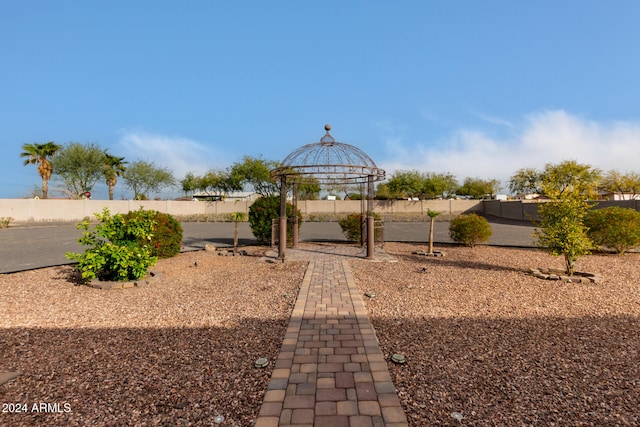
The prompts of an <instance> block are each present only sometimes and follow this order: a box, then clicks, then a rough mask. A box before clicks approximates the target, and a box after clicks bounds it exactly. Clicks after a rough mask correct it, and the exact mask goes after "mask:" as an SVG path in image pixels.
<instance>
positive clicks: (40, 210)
mask: <svg viewBox="0 0 640 427" xmlns="http://www.w3.org/2000/svg"><path fill="white" fill-rule="evenodd" d="M251 203H253V202H250V201H219V202H195V201H177V200H144V201H139V200H63V199H48V200H35V199H0V217H11V218H13V221H14V222H69V221H75V222H78V221H82V220H83V219H84V218H86V217H90V218H93V217H94V216H93V214H94V213H96V212H101V211H102V210H103V209H104V208H108V209H109V211H110V212H111V213H127V212H129V211H132V210H137V209H140V208H141V207H142V208H144V209H153V210H156V211H159V212H166V213H169V214H171V215H174V216H176V217H177V218H179V219H181V220H193V221H226V220H228V219H229V214H231V213H232V212H244V213H247V214H248V213H249V206H251ZM373 203H374V207H373V208H374V211H375V212H376V213H378V214H379V215H381V216H383V217H384V218H385V220H387V221H393V220H398V221H411V220H420V219H421V217H423V216H425V215H426V212H427V210H428V209H431V210H434V211H438V212H442V214H443V215H441V217H442V219H443V220H444V219H450V218H451V217H453V216H455V215H459V214H461V213H465V212H472V211H476V212H481V211H482V203H481V201H479V200H418V201H409V200H375V201H374V202H373ZM298 209H299V210H300V211H301V212H302V215H303V218H304V219H305V220H307V221H333V220H336V219H339V218H341V217H342V216H344V215H346V214H349V213H353V212H360V210H361V202H360V201H359V200H300V201H298Z"/></svg>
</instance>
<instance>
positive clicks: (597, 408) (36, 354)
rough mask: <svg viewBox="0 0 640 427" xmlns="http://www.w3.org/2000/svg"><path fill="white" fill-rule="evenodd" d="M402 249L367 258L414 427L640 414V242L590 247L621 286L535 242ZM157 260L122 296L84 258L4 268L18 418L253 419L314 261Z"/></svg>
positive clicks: (362, 276) (371, 306)
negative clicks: (541, 272)
mask: <svg viewBox="0 0 640 427" xmlns="http://www.w3.org/2000/svg"><path fill="white" fill-rule="evenodd" d="M254 249H255V250H256V251H258V249H257V248H254ZM385 249H386V251H387V252H388V253H390V254H393V255H394V256H396V258H397V259H398V260H399V261H398V262H397V263H388V262H384V263H380V262H378V263H375V262H370V261H366V260H357V259H354V260H352V262H351V265H352V269H353V273H354V277H355V280H356V282H357V284H358V286H359V287H360V289H361V291H362V293H365V292H369V293H375V294H376V297H375V299H368V298H366V297H364V299H365V304H366V305H367V308H368V310H369V313H370V319H371V321H372V323H373V324H374V326H375V328H376V331H377V335H378V338H379V339H380V343H381V346H382V350H383V352H384V353H385V355H386V356H390V354H392V353H395V352H400V353H402V354H404V355H406V357H407V360H408V363H407V364H406V365H404V366H396V365H392V364H390V365H389V367H390V371H391V375H392V377H393V379H394V381H395V383H396V387H397V389H398V391H399V394H400V399H401V400H402V402H403V405H404V407H405V410H406V411H407V415H408V418H409V420H410V423H411V425H412V426H416V427H418V426H419V427H423V426H435V425H451V426H493V425H495V426H529V425H530V426H554V425H556V426H590V425H593V426H616V425H621V426H634V425H640V403H638V402H640V285H639V284H638V282H637V280H638V278H639V277H640V274H639V273H640V263H639V261H640V254H629V255H627V256H624V257H618V256H612V255H592V256H588V257H583V258H581V259H580V263H579V268H578V269H579V270H580V271H585V272H590V273H598V274H601V275H602V276H604V282H603V283H599V284H583V283H580V284H578V283H566V282H552V281H544V280H541V279H536V278H534V277H532V276H529V275H527V271H528V270H529V268H532V267H551V268H561V267H562V260H561V259H558V258H552V257H550V256H549V255H546V254H544V253H541V252H539V251H537V250H532V249H529V250H527V249H505V248H496V247H485V246H483V247H476V248H475V249H470V248H463V247H453V246H452V247H446V248H441V249H442V250H444V251H445V252H446V253H447V254H446V256H445V257H443V258H425V257H421V256H417V255H412V254H411V252H412V251H413V250H416V249H425V248H423V247H420V246H416V245H411V244H399V243H387V244H386V245H385ZM194 261H197V264H198V265H197V266H194ZM154 269H155V270H156V271H158V272H159V273H160V274H159V275H158V277H157V279H155V280H154V281H153V282H151V283H150V284H145V285H142V286H140V287H138V288H133V289H125V290H110V291H104V290H98V289H92V288H88V287H85V286H76V284H77V276H76V275H75V274H74V272H73V269H72V268H71V267H53V268H46V269H41V270H34V271H28V272H22V273H14V274H8V275H0V308H1V310H0V371H8V370H19V371H22V372H24V374H23V375H22V376H21V377H19V378H18V379H16V380H14V381H11V382H9V383H7V384H5V385H3V386H0V403H2V404H7V405H8V404H27V409H28V413H0V425H11V426H45V425H46V426H57V425H69V426H73V425H78V426H80V425H82V426H85V425H99V426H119V425H167V426H179V425H212V424H213V420H214V417H215V416H218V415H223V416H224V417H225V421H224V423H223V424H222V425H224V426H250V425H252V420H253V419H254V418H255V416H256V414H257V412H258V410H259V405H260V402H261V400H262V395H263V393H264V391H265V388H266V386H267V384H268V381H269V377H270V375H271V366H270V367H269V368H267V369H264V370H258V369H255V368H253V367H252V363H253V361H254V360H255V359H257V358H258V357H262V356H265V357H269V358H270V360H274V359H275V357H276V356H277V354H278V350H279V347H280V344H281V340H282V337H283V336H284V331H285V328H286V325H287V322H288V318H289V314H290V312H291V309H292V307H293V304H294V302H295V296H296V295H297V290H298V288H299V285H300V283H301V281H302V277H303V275H304V270H305V263H300V262H292V261H289V262H287V263H285V264H279V263H277V264H270V263H265V262H264V261H262V260H261V259H260V258H259V257H219V256H216V255H215V254H214V253H211V252H192V253H185V254H181V255H179V256H178V257H176V258H172V259H170V260H163V261H161V262H160V263H159V264H158V266H157V267H155V268H154ZM34 403H35V404H36V407H35V408H36V409H41V407H40V406H39V404H41V403H44V404H45V405H44V406H43V407H42V408H44V410H45V411H49V412H35V410H34V406H33V404H34ZM46 404H49V407H47V406H46ZM65 404H67V405H66V406H65ZM55 405H59V408H58V407H57V406H55ZM5 408H7V409H8V408H9V407H8V406H7V407H3V409H5ZM13 408H15V406H14V407H13ZM58 409H59V411H60V413H51V411H55V410H58ZM67 409H68V410H69V412H65V411H66V410H67ZM453 413H456V414H454V415H460V416H462V417H463V418H462V420H460V421H458V420H456V419H454V418H453V417H452V414H453Z"/></svg>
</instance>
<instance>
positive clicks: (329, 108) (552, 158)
mask: <svg viewBox="0 0 640 427" xmlns="http://www.w3.org/2000/svg"><path fill="white" fill-rule="evenodd" d="M638 16H640V2H637V1H631V0H616V1H604V0H602V1H592V0H563V1H555V0H554V1H547V0H536V1H512V0H501V1H496V0H487V1H472V0H468V1H427V0H422V1H407V0H405V1H403V0H399V1H394V2H391V1H360V0H353V1H321V2H320V1H318V2H310V1H269V2H265V1H227V2H223V1H213V0H210V1H209V0H208V1H199V0H190V1H177V0H176V1H165V0H153V1H146V0H137V1H119V0H112V1H108V2H104V1H101V2H99V1H65V0H59V1H45V0H41V1H35V0H21V1H5V2H2V4H1V5H0V61H1V65H2V66H1V67H0V79H1V82H2V83H1V86H0V144H1V145H0V146H1V147H2V149H3V155H2V156H1V157H0V197H2V198H8V197H23V196H26V195H28V194H30V192H31V190H32V189H33V187H34V186H35V185H39V184H40V178H39V176H38V175H37V171H36V168H35V167H34V166H26V167H25V166H23V165H22V159H21V158H19V153H20V152H21V146H22V145H23V144H25V143H33V142H46V141H55V142H56V143H58V144H65V143H68V142H71V141H74V142H81V143H88V142H95V143H98V144H99V145H100V146H102V147H104V148H107V149H109V151H110V152H111V153H112V154H115V155H119V156H125V157H126V159H127V160H129V161H134V160H148V161H153V162H155V163H156V164H157V165H159V166H164V167H168V168H170V169H171V170H172V171H173V172H174V174H175V175H176V177H178V178H179V179H180V178H182V177H184V175H185V173H186V172H188V171H193V172H195V173H203V172H205V171H206V170H208V169H219V168H226V167H227V166H230V165H231V164H232V163H234V162H236V161H240V160H241V159H242V157H243V156H244V155H251V156H256V157H257V156H262V157H263V158H265V159H270V160H282V159H283V158H284V157H286V155H287V154H289V153H290V152H291V151H293V150H294V149H296V148H298V147H300V146H302V145H304V144H308V143H312V142H316V141H318V140H319V138H320V137H322V135H323V134H324V130H323V126H324V124H325V123H330V124H331V125H332V135H333V136H334V137H335V139H336V140H338V141H340V142H345V143H348V144H352V145H355V146H356V147H358V148H360V149H362V150H364V151H365V152H366V153H367V154H369V156H370V157H372V158H373V160H374V161H375V162H376V164H377V165H378V166H379V167H381V168H384V169H385V170H386V171H387V175H390V174H392V173H393V172H394V171H396V170H408V169H417V170H420V171H424V172H427V171H429V172H451V173H453V174H454V175H456V176H457V178H458V179H459V180H460V181H462V180H463V179H464V178H465V177H468V176H469V177H479V178H486V179H500V180H502V181H503V182H504V183H505V188H506V187H507V182H508V178H509V176H511V175H512V174H513V172H514V171H515V170H517V169H519V168H522V167H538V168H541V167H543V166H544V164H545V163H549V162H552V163H556V162H560V161H563V160H577V161H579V162H582V163H588V164H591V165H593V166H595V167H598V168H601V169H603V170H605V171H606V170H610V169H614V168H616V169H619V170H621V171H640V109H639V108H640V107H639V105H640V104H639V100H640V85H639V84H638V76H640V55H639V54H638V42H639V41H640V26H639V25H638V24H637V17H638ZM100 187H104V185H98V187H97V188H96V193H98V194H104V195H105V197H106V189H105V188H100ZM118 187H120V188H118ZM118 187H116V198H121V197H127V196H128V193H127V192H126V191H125V190H124V188H123V187H121V186H118Z"/></svg>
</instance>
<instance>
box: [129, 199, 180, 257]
mask: <svg viewBox="0 0 640 427" xmlns="http://www.w3.org/2000/svg"><path fill="white" fill-rule="evenodd" d="M145 216H148V217H149V218H150V219H151V220H153V221H154V222H155V223H156V226H155V229H154V230H153V235H152V236H151V239H150V240H149V241H148V242H144V241H142V240H140V241H138V243H139V244H140V245H144V244H145V243H148V244H149V246H150V247H151V256H154V257H158V258H171V257H174V256H176V255H178V254H179V253H180V249H181V248H182V225H180V222H178V220H176V219H175V218H174V217H173V216H171V215H169V214H166V213H162V212H158V211H153V210H149V211H143V210H138V211H132V212H129V213H127V214H126V215H125V217H124V218H125V221H127V222H128V221H131V220H132V219H134V218H142V217H145Z"/></svg>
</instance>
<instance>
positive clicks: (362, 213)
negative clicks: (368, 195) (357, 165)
mask: <svg viewBox="0 0 640 427" xmlns="http://www.w3.org/2000/svg"><path fill="white" fill-rule="evenodd" d="M365 203H366V201H365V193H364V182H361V183H360V246H364V242H365V241H366V240H367V234H366V233H367V221H366V219H365V218H366V216H365V214H366V213H367V212H366V210H365Z"/></svg>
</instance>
